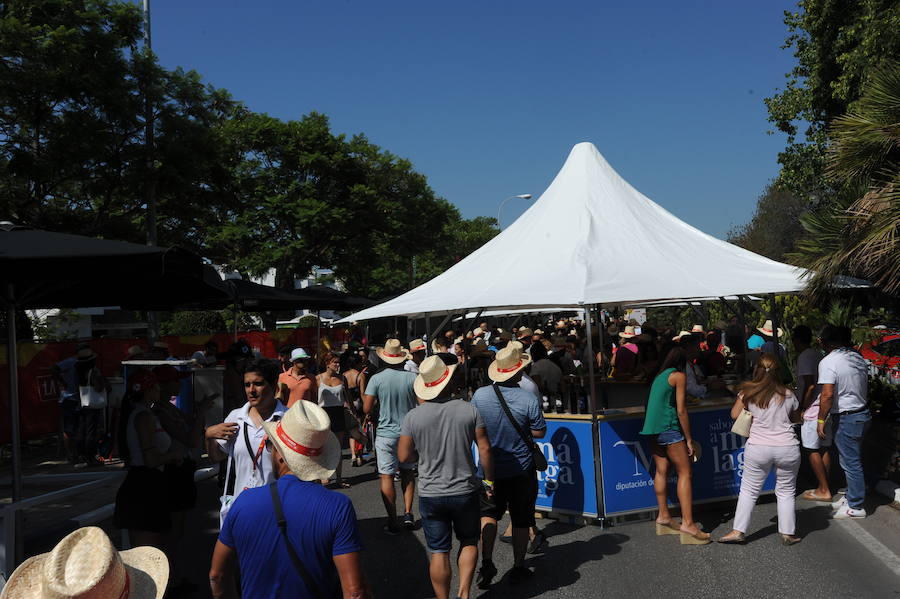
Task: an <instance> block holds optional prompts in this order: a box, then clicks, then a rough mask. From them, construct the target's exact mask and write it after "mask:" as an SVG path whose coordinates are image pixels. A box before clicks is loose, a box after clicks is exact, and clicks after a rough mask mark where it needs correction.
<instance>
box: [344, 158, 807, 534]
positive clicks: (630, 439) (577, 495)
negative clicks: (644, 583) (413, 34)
mask: <svg viewBox="0 0 900 599" xmlns="http://www.w3.org/2000/svg"><path fill="white" fill-rule="evenodd" d="M559 215H565V216H566V226H565V227H560V226H553V224H552V223H556V222H558V218H559ZM536 240H537V241H536ZM535 241H536V244H535V245H534V246H527V245H523V244H527V243H528V242H535ZM528 247H533V248H535V251H528V249H527V248H528ZM805 274H806V273H805V271H803V270H801V269H798V268H796V267H793V266H791V265H788V264H783V263H780V262H776V261H774V260H770V259H768V258H765V257H763V256H760V255H758V254H754V253H753V252H750V251H748V250H745V249H743V248H740V247H737V246H735V245H732V244H730V243H727V242H725V241H722V240H720V239H716V238H714V237H712V236H710V235H707V234H706V233H703V232H702V231H699V230H698V229H696V228H694V227H692V226H690V225H689V224H687V223H685V222H683V221H681V220H680V219H678V218H677V217H675V216H674V215H672V214H671V213H670V212H668V211H667V210H665V209H664V208H662V207H661V206H659V205H658V204H656V203H654V202H653V201H651V200H650V199H649V198H647V197H646V196H644V195H643V194H641V193H640V192H639V191H637V190H636V189H635V188H634V187H632V186H631V185H630V184H629V183H628V182H627V181H625V180H624V179H623V178H622V177H621V176H619V174H618V173H616V172H615V170H613V168H612V167H611V166H610V165H609V163H608V162H606V160H605V159H604V158H603V156H601V155H600V152H598V151H597V148H596V147H594V146H593V144H590V143H580V144H578V145H576V146H575V147H574V148H573V149H572V151H571V153H570V154H569V157H568V159H567V160H566V162H565V164H564V165H563V167H562V169H561V170H560V171H559V173H558V174H557V176H556V177H555V178H554V180H553V182H552V183H551V184H550V186H549V187H548V188H547V190H546V191H545V192H544V193H543V195H541V197H540V198H539V199H538V200H537V201H536V202H535V203H534V204H533V205H532V206H531V207H530V208H529V209H528V210H527V211H526V212H525V213H524V214H523V215H522V216H521V217H519V219H518V220H516V221H515V222H514V223H513V224H512V225H510V226H509V227H507V228H506V229H505V230H504V231H503V232H502V233H500V234H499V235H497V236H496V237H495V238H493V239H492V240H490V241H488V242H487V243H485V244H484V245H483V246H482V247H480V248H479V249H478V250H476V251H474V252H473V253H472V254H470V255H469V256H468V257H466V258H465V259H463V260H461V261H460V262H458V263H457V264H455V265H454V266H453V267H452V268H450V269H448V270H447V271H445V272H443V273H441V274H440V275H438V276H437V277H435V278H433V279H431V280H430V281H428V282H426V283H424V284H422V285H420V286H418V287H416V288H415V289H412V290H410V291H408V292H407V293H404V294H402V295H400V296H398V297H396V298H394V299H391V300H389V301H387V302H384V303H382V304H379V305H377V306H373V307H372V308H369V309H367V310H362V311H360V312H358V313H356V314H353V315H352V316H350V317H348V318H347V319H345V321H349V320H365V319H372V318H381V317H388V316H407V317H425V318H426V319H427V318H428V317H429V316H431V317H434V316H442V315H446V314H453V313H459V312H463V311H467V310H472V311H474V312H475V313H476V314H478V313H486V312H488V311H491V310H494V311H510V310H524V311H540V310H545V309H553V308H556V309H570V310H585V312H586V315H585V316H586V317H585V324H586V325H587V342H588V347H587V349H588V353H589V355H590V356H591V359H590V360H589V361H588V381H589V382H588V387H589V390H590V414H589V415H585V416H584V417H580V416H579V415H573V416H571V417H567V416H561V415H560V416H554V417H552V418H549V419H548V420H549V422H548V425H549V426H548V434H547V438H546V439H544V440H541V441H540V442H539V444H540V445H541V447H542V449H544V452H545V454H546V455H547V457H548V460H549V461H550V465H551V468H550V469H548V471H547V472H545V473H541V475H540V478H539V486H540V489H541V491H540V494H539V497H538V506H539V507H540V508H541V509H547V510H552V511H558V512H562V513H570V514H581V515H585V516H597V517H607V516H610V515H614V514H622V513H627V512H629V511H639V510H646V509H647V507H646V506H645V505H644V502H643V495H642V493H644V492H646V491H648V488H647V484H648V483H647V477H646V474H647V470H648V468H649V466H648V462H647V461H646V460H645V459H644V458H646V455H643V452H644V450H643V446H642V444H641V440H640V437H639V436H638V434H637V430H639V429H636V427H635V424H636V423H637V422H639V421H640V420H641V419H642V417H643V412H642V410H641V409H639V408H634V409H630V410H628V411H622V412H613V411H607V410H605V409H603V408H604V407H605V402H603V401H601V399H600V398H599V397H598V394H599V393H600V392H602V387H600V386H599V385H598V384H597V377H596V375H595V372H594V369H595V368H594V360H593V356H594V355H595V351H594V347H593V344H594V339H593V334H592V333H593V332H594V331H593V330H592V328H593V326H595V324H596V323H597V322H598V320H597V319H596V317H592V314H596V313H597V311H598V310H599V309H600V308H601V307H602V308H613V307H622V306H626V305H633V304H640V303H649V302H667V301H674V300H681V301H683V300H685V299H689V298H690V299H693V298H721V297H727V296H735V297H741V296H747V295H749V294H758V295H761V294H775V293H794V292H797V291H800V290H802V289H803V288H804V285H805V283H804V276H805ZM597 332H598V333H599V334H600V339H601V340H602V335H603V329H602V327H600V330H599V331H597ZM725 410H726V409H725V407H724V405H723V402H722V401H720V402H719V403H714V402H709V403H707V404H705V405H700V406H697V407H696V408H695V411H703V412H707V414H704V415H703V416H702V422H704V423H706V424H704V425H703V426H707V425H708V426H707V428H706V429H704V430H703V431H699V430H698V431H697V433H696V434H695V435H694V436H695V438H696V439H698V440H701V442H702V441H703V440H704V439H712V438H713V433H716V435H715V438H716V439H719V438H722V437H720V436H719V435H718V432H719V431H718V429H719V428H720V427H722V426H723V424H722V423H723V422H724V416H723V414H725ZM698 418H700V417H699V416H698ZM707 429H708V430H707ZM713 429H715V430H713ZM724 432H725V433H726V436H725V437H724V439H725V445H723V446H722V447H718V448H717V447H712V446H710V447H704V450H705V451H704V454H706V455H717V454H716V452H717V451H718V452H719V453H720V454H721V453H722V452H727V453H728V455H729V459H735V460H736V459H739V457H740V456H739V454H740V452H742V451H743V444H742V443H741V442H739V441H738V440H737V439H736V438H735V439H731V438H730V437H728V436H729V435H730V433H728V432H727V430H726V431H724ZM705 433H709V434H705ZM548 439H549V441H548ZM707 443H710V442H707ZM604 448H606V449H604ZM604 460H605V462H604ZM710 463H711V460H710ZM626 464H627V465H630V466H628V468H626V467H625V465H626ZM698 476H699V477H705V476H710V477H714V478H713V479H710V480H704V481H700V482H699V483H698V484H700V485H706V486H708V487H709V489H710V491H709V493H707V494H705V495H703V494H701V495H702V497H705V498H709V499H712V498H713V497H731V496H734V495H735V494H736V493H737V488H738V486H739V480H737V477H736V473H735V472H734V471H724V470H723V471H720V472H712V471H710V472H708V473H707V472H706V471H705V470H704V471H700V472H698ZM695 480H697V477H695ZM638 491H640V493H638ZM649 492H650V493H651V494H652V487H650V488H649ZM717 494H718V495H717Z"/></svg>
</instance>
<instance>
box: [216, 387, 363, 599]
mask: <svg viewBox="0 0 900 599" xmlns="http://www.w3.org/2000/svg"><path fill="white" fill-rule="evenodd" d="M330 424H331V423H330V420H329V418H328V414H327V413H326V412H325V410H323V409H322V408H320V407H319V406H317V405H316V404H314V403H312V402H308V401H299V402H297V403H296V404H295V405H294V406H293V407H291V408H290V409H289V410H288V411H287V412H285V414H284V417H283V418H282V419H281V420H280V421H278V422H265V423H263V426H264V428H265V429H266V434H267V435H268V438H267V440H266V444H267V445H268V446H269V451H270V453H271V455H272V465H273V470H274V471H275V476H276V478H277V481H276V482H275V483H272V485H274V487H272V485H267V486H263V487H257V488H254V489H246V490H245V491H244V492H243V493H241V494H240V496H239V497H238V498H237V499H236V500H235V502H234V504H233V505H232V507H231V509H230V510H229V512H228V516H227V517H226V518H225V522H224V523H223V525H222V531H221V532H220V533H219V540H218V541H217V542H216V547H215V550H214V551H213V558H212V565H211V566H210V572H209V581H210V588H211V590H212V595H213V597H214V598H216V599H219V598H225V597H229V598H230V597H237V589H236V588H235V584H234V573H235V572H234V570H235V568H234V566H235V557H237V561H238V563H239V567H240V573H241V597H242V599H254V598H259V599H275V598H284V599H287V598H288V597H290V598H297V597H304V598H306V597H308V598H310V599H319V598H320V597H339V596H341V591H342V590H343V596H344V597H354V598H356V597H359V598H367V597H370V594H369V590H368V585H367V584H366V581H365V578H364V577H363V573H362V568H361V566H360V560H359V552H360V551H361V550H362V544H361V543H360V539H359V529H358V527H357V523H356V512H355V511H354V510H353V504H352V503H351V502H350V499H349V498H347V497H346V496H345V495H341V494H340V493H336V492H334V491H329V490H328V489H326V488H324V487H322V486H321V485H320V484H318V482H317V481H319V480H323V479H327V478H329V477H330V476H331V475H332V474H334V470H335V468H336V467H337V463H338V460H340V458H341V448H340V445H339V444H338V441H337V438H336V437H335V436H334V434H333V433H332V432H331V431H330ZM308 481H316V482H308ZM272 488H274V489H275V490H276V492H277V502H278V507H280V508H281V509H280V512H281V513H282V514H283V518H284V519H285V520H286V524H285V525H284V528H281V526H280V524H279V522H278V519H277V518H276V513H277V512H278V511H279V510H278V509H277V508H276V498H275V497H273V494H272ZM292 551H293V552H294V554H295V555H292V554H291V552H292Z"/></svg>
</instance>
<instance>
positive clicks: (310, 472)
mask: <svg viewBox="0 0 900 599" xmlns="http://www.w3.org/2000/svg"><path fill="white" fill-rule="evenodd" d="M262 425H263V428H264V429H265V431H266V435H268V438H269V441H271V442H272V443H274V444H275V445H276V446H277V447H278V451H279V452H281V455H282V456H283V457H284V460H285V462H287V465H288V468H290V470H291V472H292V473H293V474H294V475H295V476H296V477H297V478H299V479H300V480H305V481H316V480H325V479H327V478H331V475H333V474H334V471H335V470H336V469H337V465H338V462H339V461H340V459H341V445H340V443H338V440H337V437H335V436H334V433H332V432H331V419H330V418H329V417H328V413H327V412H326V411H325V410H323V409H322V408H320V407H319V406H318V405H316V404H314V403H313V402H311V401H298V402H296V403H294V405H293V406H291V407H290V409H288V411H287V412H285V413H284V416H282V417H281V420H279V421H277V422H263V423H262Z"/></svg>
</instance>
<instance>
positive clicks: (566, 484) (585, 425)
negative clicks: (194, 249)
mask: <svg viewBox="0 0 900 599" xmlns="http://www.w3.org/2000/svg"><path fill="white" fill-rule="evenodd" d="M535 441H536V442H537V444H538V446H539V447H540V448H541V451H542V452H543V453H544V457H546V458H547V463H548V464H549V466H548V468H547V470H546V471H544V472H538V473H537V474H538V496H537V501H536V502H535V507H536V509H539V510H548V511H552V512H560V513H569V514H584V515H588V516H596V515H597V492H596V486H595V482H594V460H593V452H594V448H593V444H592V443H591V422H590V421H589V420H588V421H579V420H552V419H549V418H548V419H547V434H546V436H545V437H544V438H543V439H536V440H535Z"/></svg>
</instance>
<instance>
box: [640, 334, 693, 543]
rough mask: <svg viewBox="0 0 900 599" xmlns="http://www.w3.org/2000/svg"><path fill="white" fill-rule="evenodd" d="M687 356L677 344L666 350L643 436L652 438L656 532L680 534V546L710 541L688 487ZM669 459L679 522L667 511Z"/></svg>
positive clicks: (689, 478)
mask: <svg viewBox="0 0 900 599" xmlns="http://www.w3.org/2000/svg"><path fill="white" fill-rule="evenodd" d="M686 365H687V355H686V354H685V351H684V349H683V348H680V347H676V348H675V349H673V350H671V351H670V352H669V355H668V356H666V359H665V361H664V362H663V365H662V368H661V369H660V372H659V374H658V375H656V378H655V379H654V380H653V385H652V386H651V387H650V396H649V398H648V400H647V410H646V413H645V414H644V428H643V429H642V430H641V434H642V435H648V436H650V438H651V439H652V448H653V462H654V464H655V466H656V474H655V475H654V477H653V487H654V490H655V491H656V502H657V504H658V505H659V514H658V515H657V517H656V534H658V535H668V534H680V535H681V543H682V545H705V544H707V543H709V533H705V532H703V531H702V530H700V527H698V526H697V524H696V522H694V516H693V510H692V505H691V503H692V501H693V493H692V489H691V456H692V455H693V453H694V447H693V440H692V439H691V423H690V420H689V418H688V413H687V408H686V406H685V386H686V384H687V377H686V376H685V374H684V369H685V366H686ZM669 462H671V463H672V464H673V465H674V466H675V471H676V473H677V474H678V503H679V504H680V506H681V525H680V526H679V525H678V523H677V522H675V521H674V520H672V515H671V514H670V513H669V503H668V489H667V484H666V478H667V477H668V475H669Z"/></svg>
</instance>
